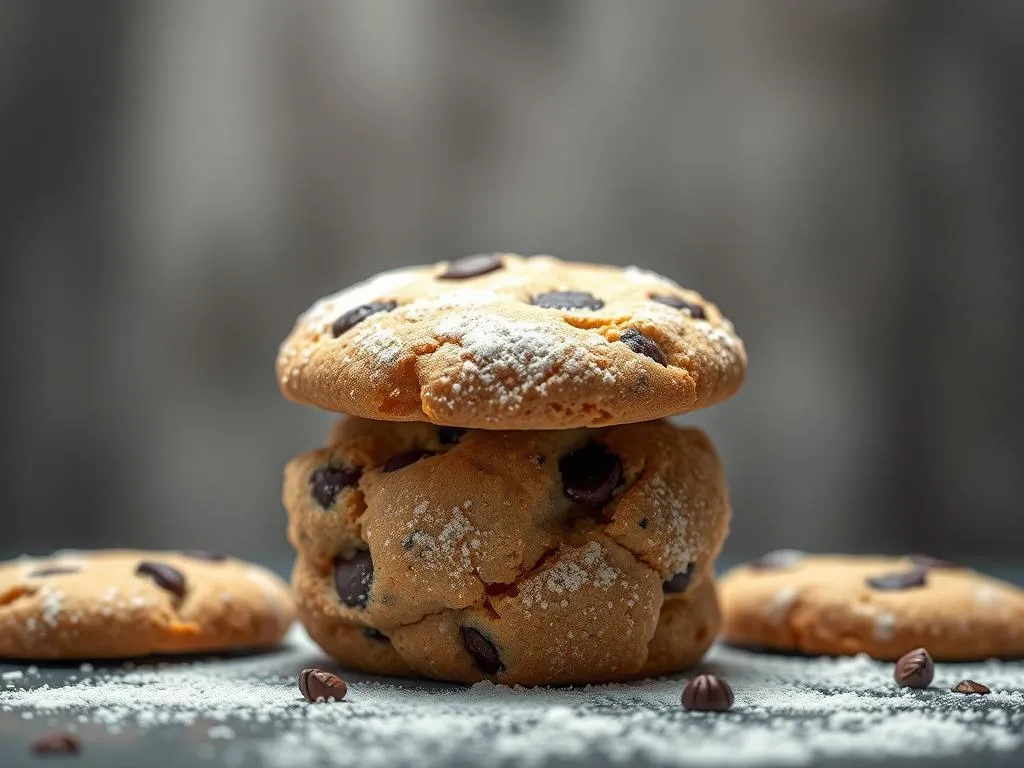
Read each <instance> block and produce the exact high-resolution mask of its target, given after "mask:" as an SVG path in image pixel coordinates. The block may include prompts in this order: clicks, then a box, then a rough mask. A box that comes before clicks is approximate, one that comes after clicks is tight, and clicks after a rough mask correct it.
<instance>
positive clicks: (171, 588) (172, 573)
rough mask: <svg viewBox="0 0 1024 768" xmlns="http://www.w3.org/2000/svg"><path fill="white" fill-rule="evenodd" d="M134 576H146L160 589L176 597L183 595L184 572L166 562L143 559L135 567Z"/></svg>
mask: <svg viewBox="0 0 1024 768" xmlns="http://www.w3.org/2000/svg"><path fill="white" fill-rule="evenodd" d="M135 575H136V576H148V577H149V578H151V579H152V580H153V581H155V582H156V585H157V586H158V587H160V588H161V589H166V590H167V591H168V592H170V593H171V594H172V595H174V596H175V597H178V598H182V597H184V596H185V574H183V573H182V572H181V571H179V570H178V569H177V568H175V567H174V566H171V565H167V563H157V562H154V561H152V560H143V561H142V562H141V563H139V565H138V567H137V568H136V569H135Z"/></svg>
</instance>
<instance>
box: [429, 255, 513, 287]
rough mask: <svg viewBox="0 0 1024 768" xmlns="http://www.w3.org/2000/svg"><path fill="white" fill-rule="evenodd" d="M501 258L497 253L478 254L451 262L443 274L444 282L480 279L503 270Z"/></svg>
mask: <svg viewBox="0 0 1024 768" xmlns="http://www.w3.org/2000/svg"><path fill="white" fill-rule="evenodd" d="M501 267H502V261H501V256H499V255H498V254H496V253H477V254H475V255H473V256H463V257H462V258H461V259H455V261H452V262H449V264H448V269H446V270H445V271H444V272H442V273H441V275H440V278H441V279H442V280H465V279H466V278H467V277H479V276H480V275H486V274H487V273H488V272H493V271H494V270H496V269H501Z"/></svg>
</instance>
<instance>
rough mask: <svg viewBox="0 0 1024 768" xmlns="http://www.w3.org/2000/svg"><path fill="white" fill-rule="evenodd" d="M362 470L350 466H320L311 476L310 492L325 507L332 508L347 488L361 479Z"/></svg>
mask: <svg viewBox="0 0 1024 768" xmlns="http://www.w3.org/2000/svg"><path fill="white" fill-rule="evenodd" d="M360 474H361V473H360V471H359V470H358V469H354V468H349V467H320V469H316V470H314V471H313V474H312V475H310V476H309V488H310V493H312V494H313V498H314V499H316V501H317V503H318V504H319V505H320V506H321V507H323V508H324V509H330V508H331V505H332V504H334V500H335V499H336V498H337V497H338V494H339V493H341V492H342V491H343V490H344V489H345V488H348V487H349V486H350V485H355V484H356V483H357V482H358V481H359V475H360Z"/></svg>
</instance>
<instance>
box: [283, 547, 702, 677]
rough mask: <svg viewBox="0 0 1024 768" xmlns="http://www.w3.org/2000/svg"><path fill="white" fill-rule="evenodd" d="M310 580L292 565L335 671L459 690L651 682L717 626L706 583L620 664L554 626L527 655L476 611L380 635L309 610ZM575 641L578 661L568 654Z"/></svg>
mask: <svg viewBox="0 0 1024 768" xmlns="http://www.w3.org/2000/svg"><path fill="white" fill-rule="evenodd" d="M309 576H310V574H308V573H307V572H306V567H305V566H303V565H302V563H301V562H300V563H299V564H297V566H296V571H295V579H294V581H295V588H296V597H297V601H298V609H299V619H300V620H301V621H302V623H303V625H304V626H305V627H306V631H307V632H308V633H309V635H310V637H311V638H312V639H313V640H314V641H315V642H316V643H317V644H318V645H319V646H320V647H321V648H323V649H324V651H325V652H326V653H327V654H328V655H330V656H331V657H333V658H334V659H336V660H337V661H339V662H340V663H341V664H343V665H345V666H347V667H350V668H352V669H357V670H360V671H363V672H369V673H372V674H378V675H392V676H403V677H416V676H423V677H431V678H435V679H440V680H451V681H456V682H465V683H473V682H477V681H480V680H483V679H492V680H494V681H495V682H497V683H502V684H508V685H515V684H518V685H552V684H567V683H606V682H614V681H620V680H630V679H637V678H643V677H654V676H658V675H666V674H670V673H673V672H678V671H681V670H684V669H687V668H689V667H692V666H693V665H695V664H697V663H698V662H699V661H700V660H701V659H702V658H703V656H704V654H705V653H706V652H707V650H708V648H709V647H710V646H711V643H712V642H713V641H714V639H715V637H716V635H717V634H718V630H719V628H720V626H721V614H720V612H719V606H718V597H717V594H716V590H715V584H714V581H713V579H712V578H711V577H705V578H703V579H701V580H700V581H699V583H697V584H696V586H694V587H692V588H691V589H690V590H689V591H688V592H686V593H683V594H676V595H667V596H666V598H665V601H664V602H663V603H662V607H661V610H660V612H659V614H658V621H657V624H656V626H655V628H654V632H653V635H652V636H651V638H650V639H649V640H648V641H647V644H646V647H645V648H643V647H634V648H633V649H632V651H633V652H629V653H627V654H626V657H622V656H619V657H616V656H614V655H613V653H614V652H615V651H618V649H619V648H621V646H620V645H618V644H617V641H618V638H616V639H615V640H614V641H613V640H612V638H610V637H609V638H608V640H607V642H606V646H605V644H604V642H603V641H602V636H603V635H604V634H605V630H604V628H602V627H593V628H592V629H593V631H592V633H590V635H589V636H587V637H579V638H574V637H573V632H572V631H567V632H566V634H567V636H565V637H559V636H558V635H557V632H558V628H557V627H552V628H551V630H552V633H551V634H540V633H538V634H536V635H534V636H533V639H534V642H533V648H523V647H522V640H521V637H522V636H521V634H520V633H517V632H513V633H512V636H511V637H510V642H509V643H504V642H503V637H502V625H501V623H500V622H493V623H491V624H490V625H489V626H487V627H486V629H485V631H483V632H482V631H480V629H477V627H479V626H481V622H479V617H478V616H477V615H476V614H475V612H474V611H461V612H460V611H445V612H442V613H439V614H433V615H430V616H426V617H424V618H423V619H421V620H420V621H418V622H416V623H415V624H412V625H409V626H403V627H398V628H396V629H394V630H392V631H391V632H390V634H389V635H385V634H384V633H382V632H380V631H379V630H377V629H374V628H371V627H365V626H361V625H358V624H353V623H352V622H349V621H345V620H344V619H342V618H340V617H337V616H328V615H325V614H324V613H322V612H317V611H316V609H315V608H313V607H312V606H315V605H316V603H317V600H316V599H315V596H313V595H311V594H309V590H310V588H313V589H315V588H316V587H315V585H316V580H315V578H313V579H310V578H309ZM304 597H305V599H304ZM492 618H493V617H492ZM470 625H475V626H470ZM574 641H575V642H577V650H580V651H581V652H580V653H579V654H573V653H572V652H571V651H570V652H568V653H567V652H566V649H567V647H570V646H572V644H573V642H574ZM581 646H589V647H587V648H582V647H581ZM604 647H607V648H608V649H609V650H608V651H605V650H603V648H604ZM517 662H521V663H517ZM602 662H603V663H602ZM489 665H490V666H489ZM481 667H484V669H481ZM488 667H489V669H488ZM485 670H488V671H485Z"/></svg>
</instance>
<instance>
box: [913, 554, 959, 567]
mask: <svg viewBox="0 0 1024 768" xmlns="http://www.w3.org/2000/svg"><path fill="white" fill-rule="evenodd" d="M908 558H909V560H910V562H912V563H913V564H914V565H919V566H921V567H922V568H935V569H940V570H941V569H943V568H963V567H964V566H962V565H960V563H954V562H953V561H952V560H943V559H941V558H938V557H932V556H931V555H921V554H916V555H908Z"/></svg>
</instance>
